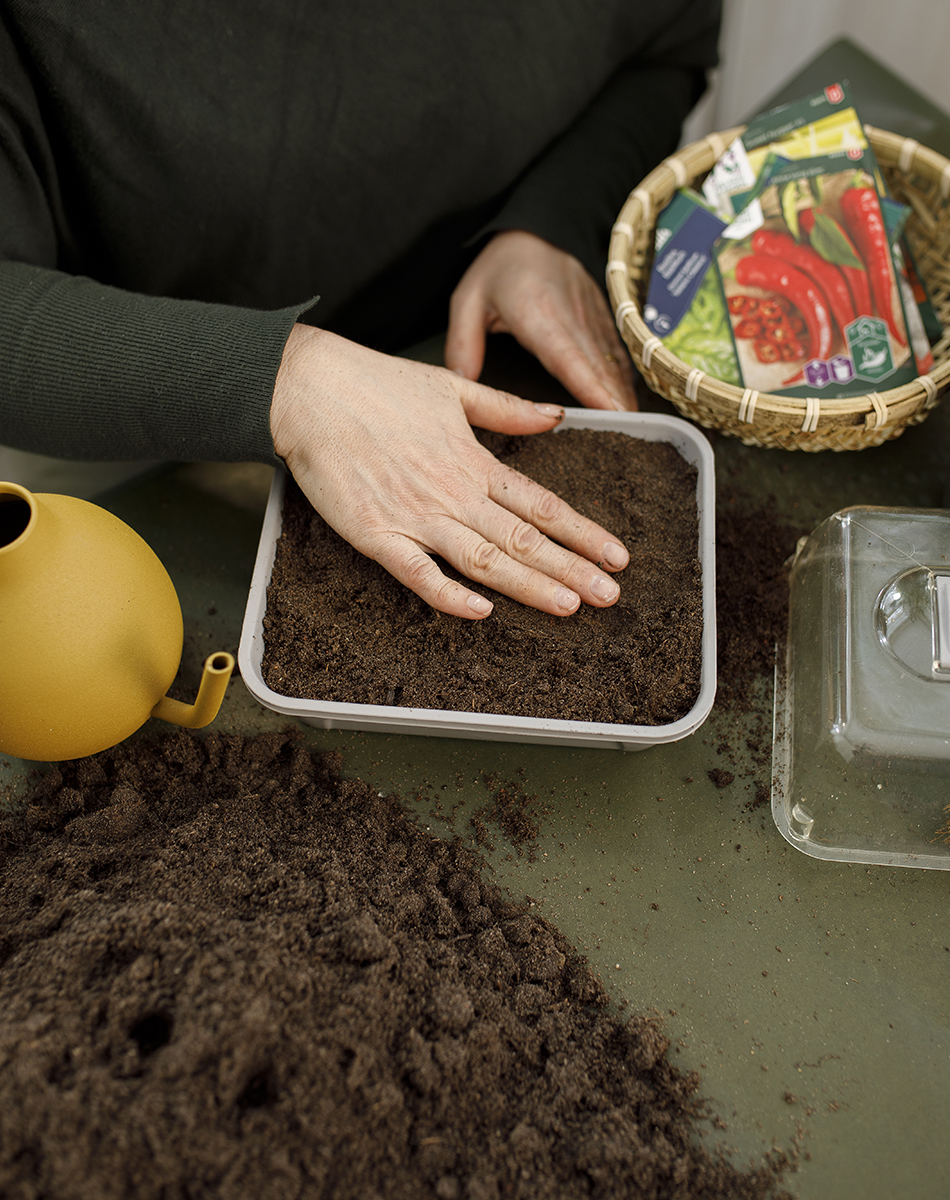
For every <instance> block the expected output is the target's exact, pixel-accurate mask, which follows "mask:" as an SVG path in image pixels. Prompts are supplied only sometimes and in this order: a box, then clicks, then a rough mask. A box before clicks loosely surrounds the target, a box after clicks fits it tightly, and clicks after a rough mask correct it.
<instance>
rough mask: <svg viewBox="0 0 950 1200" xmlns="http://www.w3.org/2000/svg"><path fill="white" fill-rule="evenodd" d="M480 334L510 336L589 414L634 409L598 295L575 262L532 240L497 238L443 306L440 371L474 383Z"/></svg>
mask: <svg viewBox="0 0 950 1200" xmlns="http://www.w3.org/2000/svg"><path fill="white" fill-rule="evenodd" d="M486 333H510V334H513V335H514V337H515V338H517V340H518V341H519V342H520V343H521V345H522V346H523V347H524V348H525V349H526V350H528V351H530V353H531V354H533V355H534V356H535V358H537V359H538V361H539V362H540V363H541V365H542V366H543V367H544V368H545V369H546V370H547V371H548V373H549V374H551V375H553V376H554V377H555V379H558V380H560V382H561V383H563V384H564V386H565V387H566V388H567V390H568V391H569V392H570V393H571V395H573V396H574V398H575V399H576V400H579V401H580V402H581V404H583V405H585V406H586V407H587V408H607V409H620V410H635V409H636V408H637V396H636V392H635V391H634V384H633V369H632V367H631V364H630V358H629V356H628V354H627V351H626V349H625V347H624V345H623V343H622V342H621V340H620V335H619V334H618V333H617V327H616V325H615V324H614V321H613V318H612V316H611V314H610V308H609V306H608V304H607V300H606V298H605V296H604V293H603V292H602V291H601V290H600V288H599V287H598V286H597V284H596V283H595V282H594V280H593V279H592V278H591V277H590V275H589V274H588V273H587V271H586V270H585V268H584V267H583V266H582V265H581V264H580V263H579V262H578V260H577V259H576V258H574V257H573V256H572V255H570V254H566V253H565V252H564V251H563V250H559V249H558V248H557V247H556V246H552V245H551V244H550V242H545V241H544V240H543V239H541V238H539V237H536V236H535V235H534V234H533V233H526V232H524V231H523V230H520V229H513V230H507V231H505V232H504V233H498V234H496V235H495V236H494V237H493V238H492V240H491V241H490V242H489V243H488V244H487V245H486V246H485V248H484V249H483V250H482V252H481V253H480V254H479V255H478V257H477V258H476V259H475V261H474V262H473V263H472V265H471V266H470V267H469V268H468V270H467V271H466V272H465V274H464V275H463V276H462V278H461V280H460V281H459V284H458V287H456V289H455V291H454V292H453V294H452V300H451V303H450V305H449V331H448V336H447V338H446V342H445V365H446V366H447V367H448V368H449V369H450V370H452V371H456V372H458V373H459V374H461V375H463V376H464V377H465V378H466V379H477V378H478V377H479V375H480V374H481V372H482V365H483V363H484V359H485V335H486Z"/></svg>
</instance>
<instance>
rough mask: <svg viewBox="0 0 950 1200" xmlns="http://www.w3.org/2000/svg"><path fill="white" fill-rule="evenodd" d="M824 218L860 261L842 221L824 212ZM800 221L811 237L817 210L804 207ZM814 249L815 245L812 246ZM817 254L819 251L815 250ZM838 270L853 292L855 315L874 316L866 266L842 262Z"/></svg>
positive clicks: (800, 213) (838, 265) (799, 217)
mask: <svg viewBox="0 0 950 1200" xmlns="http://www.w3.org/2000/svg"><path fill="white" fill-rule="evenodd" d="M821 215H822V219H823V220H824V221H825V222H827V224H828V225H829V227H830V228H832V229H833V230H834V232H835V235H836V237H838V238H840V239H841V241H842V242H843V244H844V245H845V246H847V248H848V249H849V250H850V251H851V253H852V254H853V255H854V257H855V258H856V259H857V260H858V261H859V262H860V261H861V255H860V254H859V253H858V250H857V247H856V246H855V244H854V242H852V241H851V239H850V238H849V237H848V235H847V234H846V233H845V231H844V229H842V227H841V225H840V223H839V222H838V221H836V220H835V219H834V217H831V216H829V215H828V214H827V213H822V214H821ZM798 223H799V225H800V226H801V228H802V230H803V232H804V233H806V234H807V235H808V237H809V238H811V233H812V230H813V229H814V228H815V210H814V209H813V208H803V209H802V210H801V212H799V214H798ZM812 249H814V245H813V246H812ZM815 253H816V254H817V253H818V252H817V251H815ZM836 266H837V268H838V270H839V271H840V272H841V274H842V275H843V276H844V279H845V281H846V282H847V284H848V290H849V291H850V292H851V303H852V307H853V308H854V315H855V317H873V316H874V305H873V303H872V301H871V285H870V284H869V283H868V273H867V271H866V270H865V269H864V267H850V266H845V265H843V264H841V263H838V264H836Z"/></svg>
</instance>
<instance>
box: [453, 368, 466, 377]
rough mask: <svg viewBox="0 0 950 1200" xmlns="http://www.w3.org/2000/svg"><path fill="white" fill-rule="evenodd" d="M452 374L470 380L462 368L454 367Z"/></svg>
mask: <svg viewBox="0 0 950 1200" xmlns="http://www.w3.org/2000/svg"><path fill="white" fill-rule="evenodd" d="M452 374H453V375H461V376H462V378H463V379H468V376H467V375H466V374H465V372H464V371H463V370H462V368H461V367H453V368H452Z"/></svg>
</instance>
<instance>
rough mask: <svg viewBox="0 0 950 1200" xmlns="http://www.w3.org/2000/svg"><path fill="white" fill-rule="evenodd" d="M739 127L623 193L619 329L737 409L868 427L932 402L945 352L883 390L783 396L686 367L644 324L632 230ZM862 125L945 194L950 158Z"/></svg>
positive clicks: (940, 384)
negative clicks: (633, 271)
mask: <svg viewBox="0 0 950 1200" xmlns="http://www.w3.org/2000/svg"><path fill="white" fill-rule="evenodd" d="M744 129H745V126H744V125H737V126H734V127H733V128H732V129H726V130H721V131H718V132H714V133H710V134H708V135H707V136H706V137H704V138H700V139H699V140H698V141H695V142H691V143H690V144H688V145H686V146H683V147H682V148H681V149H679V150H678V151H677V152H676V153H675V154H673V155H670V156H669V157H668V158H666V159H664V160H663V161H662V162H661V163H660V164H659V165H658V166H656V167H655V168H654V169H653V170H652V171H651V172H650V173H649V174H648V175H647V176H646V178H645V179H643V180H642V182H640V183H639V184H638V185H637V187H635V188H634V189H633V191H632V192H631V193H630V194H629V196H628V197H627V200H626V201H625V203H624V206H623V208H622V209H621V211H620V214H619V215H618V217H617V220H616V221H615V223H614V225H613V228H612V230H611V237H610V244H609V251H608V262H607V290H608V293H609V296H610V300H611V303H612V305H613V310H614V315H615V318H616V322H617V326H618V329H619V330H620V332H621V334H622V335H623V336H624V339H625V340H626V341H627V343H628V345H630V346H631V349H634V348H636V350H637V351H638V352H639V354H640V355H641V357H642V358H643V360H644V365H645V366H646V367H647V368H649V367H650V366H651V365H653V364H657V365H662V366H663V367H664V368H665V370H666V371H667V372H668V373H670V374H671V375H673V376H674V377H675V378H677V379H678V381H679V382H681V383H682V384H683V385H684V388H685V390H686V394H687V398H688V399H689V400H691V401H693V402H699V401H705V402H714V403H718V404H721V405H723V404H724V405H730V406H734V407H735V409H736V410H737V411H738V410H740V409H741V408H742V407H743V406H748V405H749V404H750V403H751V404H752V405H753V406H754V407H755V411H756V412H758V413H759V414H771V415H774V416H776V417H789V418H794V419H796V421H797V422H798V424H799V425H800V426H801V427H802V428H807V423H808V421H809V419H810V418H811V417H812V414H814V413H816V412H820V413H821V415H822V416H825V417H831V416H836V417H839V418H842V417H848V416H850V417H855V416H864V417H865V418H866V419H867V423H868V425H869V427H870V428H872V429H873V428H876V427H880V426H882V425H885V424H890V423H891V422H892V421H894V420H895V419H896V418H897V417H898V416H900V417H904V415H905V410H906V415H911V414H913V413H914V412H915V411H916V410H917V409H919V408H930V407H932V406H933V405H934V404H936V402H937V400H938V398H939V395H940V393H941V392H942V391H943V390H944V388H945V387H946V386H948V385H950V356H948V357H947V358H946V359H945V360H944V361H943V362H941V363H936V364H935V365H934V367H933V369H932V370H930V371H929V372H927V374H926V375H918V376H917V378H916V379H914V380H911V381H909V382H907V383H905V384H902V385H900V386H899V387H895V388H890V389H887V390H885V391H882V392H873V391H868V392H866V393H862V394H860V395H856V396H848V397H838V398H824V397H821V396H817V395H816V396H808V397H806V396H783V395H778V394H776V393H773V392H757V391H754V390H753V389H749V388H742V387H737V386H735V385H734V384H730V383H725V382H723V381H722V380H719V379H715V378H714V377H712V376H710V375H707V374H706V373H705V372H703V371H701V370H699V369H698V368H694V367H690V366H689V365H688V364H687V363H684V362H683V361H682V360H681V359H679V358H677V357H676V355H675V354H673V353H672V351H670V350H668V349H667V347H666V346H665V345H664V343H663V342H662V341H661V339H660V338H658V337H656V336H655V335H654V334H653V333H652V332H651V331H650V330H649V329H648V328H647V326H646V324H645V322H644V321H643V318H642V316H641V311H640V304H639V301H638V299H637V295H636V291H635V288H634V284H633V281H632V280H631V277H630V266H631V264H630V262H629V259H628V255H629V251H630V249H631V248H632V247H633V245H634V241H635V239H636V237H637V234H638V232H639V231H640V230H641V229H642V228H649V227H651V226H652V224H653V223H654V221H655V217H656V214H657V213H658V212H659V211H660V210H661V209H662V208H663V207H664V206H665V205H666V203H667V202H668V201H669V200H670V199H671V197H672V196H673V194H674V192H675V191H676V190H678V189H679V188H681V187H684V186H686V185H688V184H689V183H691V182H692V181H693V180H695V179H696V178H697V176H699V175H701V174H704V173H705V172H706V171H708V170H709V169H710V168H711V167H712V166H713V165H714V163H715V162H716V161H717V160H718V159H719V157H720V156H721V154H722V153H723V151H724V150H725V149H726V148H727V147H728V146H729V145H730V144H731V143H732V142H733V141H734V140H735V138H737V137H739V136H740V135H741V134H742V132H743V130H744ZM864 129H865V133H866V134H867V137H868V141H869V142H870V143H871V146H872V148H873V150H874V152H875V154H876V156H877V158H878V162H879V163H880V164H881V165H882V166H886V167H896V168H898V169H899V170H901V171H903V172H904V173H907V172H909V171H910V170H914V171H915V172H916V173H917V174H919V175H920V176H922V177H923V178H926V179H928V180H929V181H931V182H937V183H939V185H940V190H941V194H942V196H943V197H944V198H945V199H946V198H948V197H950V160H948V159H947V158H945V157H944V156H943V155H941V154H938V153H937V152H936V151H935V150H931V149H930V148H929V147H926V146H923V145H921V144H920V143H919V142H917V141H916V140H915V139H913V138H909V137H903V136H901V135H898V134H894V133H890V132H889V131H887V130H882V129H878V128H876V127H875V126H872V125H865V126H864Z"/></svg>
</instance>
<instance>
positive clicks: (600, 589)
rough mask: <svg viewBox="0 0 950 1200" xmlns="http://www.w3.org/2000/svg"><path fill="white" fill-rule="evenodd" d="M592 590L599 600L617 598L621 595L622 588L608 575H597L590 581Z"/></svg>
mask: <svg viewBox="0 0 950 1200" xmlns="http://www.w3.org/2000/svg"><path fill="white" fill-rule="evenodd" d="M590 590H591V592H592V593H593V594H594V595H595V596H596V597H597V599H598V600H616V599H617V597H618V596H619V595H620V588H619V587H618V586H617V584H616V583H614V581H613V580H612V579H608V578H607V576H606V575H595V576H594V578H593V579H592V580H591V581H590Z"/></svg>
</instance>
